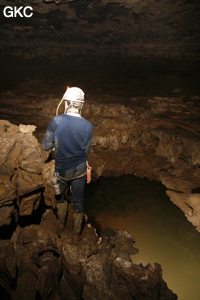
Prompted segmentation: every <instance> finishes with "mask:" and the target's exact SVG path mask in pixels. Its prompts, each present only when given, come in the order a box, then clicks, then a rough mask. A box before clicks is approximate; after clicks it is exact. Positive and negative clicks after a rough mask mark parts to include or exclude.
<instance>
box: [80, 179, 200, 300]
mask: <svg viewBox="0 0 200 300" xmlns="http://www.w3.org/2000/svg"><path fill="white" fill-rule="evenodd" d="M165 191H166V188H165V187H164V186H163V185H162V184H161V183H159V182H156V181H150V180H148V179H146V178H143V179H142V178H137V177H135V176H133V175H126V176H120V177H117V178H114V177H110V178H99V179H98V180H97V182H95V183H92V184H91V185H89V186H86V190H85V208H86V212H87V214H88V217H89V219H91V222H92V223H94V225H95V226H96V227H97V228H98V229H99V231H101V230H103V229H105V228H112V229H126V230H128V231H129V232H130V233H131V234H132V235H133V236H134V237H135V239H136V246H138V248H139V254H137V255H136V256H133V257H132V259H133V262H134V263H138V264H139V263H142V264H143V265H146V264H148V263H149V262H150V263H151V264H152V265H154V263H155V262H158V261H159V262H160V263H161V265H162V266H163V276H164V278H165V280H166V281H167V282H168V284H169V287H170V288H171V289H172V290H173V291H175V292H176V293H177V295H178V299H181V300H188V299H190V298H191V299H193V300H198V298H199V294H200V287H199V280H200V271H199V267H198V263H197V262H198V261H199V260H200V253H199V248H200V238H199V233H198V232H197V231H195V229H194V228H193V227H192V226H191V224H189V223H188V222H187V220H186V219H185V217H184V214H183V213H182V211H181V210H180V209H179V208H177V207H176V206H175V205H174V204H172V203H171V202H170V200H169V198H168V196H167V195H166V193H165ZM191 282H192V284H191Z"/></svg>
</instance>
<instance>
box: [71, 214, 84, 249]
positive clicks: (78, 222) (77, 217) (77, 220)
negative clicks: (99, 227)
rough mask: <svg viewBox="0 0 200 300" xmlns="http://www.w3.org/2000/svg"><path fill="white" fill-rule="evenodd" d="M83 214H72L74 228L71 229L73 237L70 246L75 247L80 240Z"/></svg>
mask: <svg viewBox="0 0 200 300" xmlns="http://www.w3.org/2000/svg"><path fill="white" fill-rule="evenodd" d="M83 215H84V214H83V213H76V212H74V213H73V218H74V228H73V235H72V244H74V245H77V244H78V243H79V242H80V240H81V229H82V222H83Z"/></svg>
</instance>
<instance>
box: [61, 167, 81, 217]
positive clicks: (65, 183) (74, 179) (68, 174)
mask: <svg viewBox="0 0 200 300" xmlns="http://www.w3.org/2000/svg"><path fill="white" fill-rule="evenodd" d="M56 172H57V173H58V181H59V185H60V190H61V196H60V197H59V199H57V203H63V202H64V201H65V191H66V189H67V188H68V187H69V186H71V191H72V202H73V205H74V209H75V211H76V212H77V213H83V212H84V199H83V194H84V187H85V181H86V175H85V172H86V163H85V162H84V163H82V164H80V165H79V166H77V167H76V168H75V169H73V170H67V171H65V170H56Z"/></svg>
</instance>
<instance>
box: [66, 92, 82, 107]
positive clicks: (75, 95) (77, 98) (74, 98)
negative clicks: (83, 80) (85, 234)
mask: <svg viewBox="0 0 200 300" xmlns="http://www.w3.org/2000/svg"><path fill="white" fill-rule="evenodd" d="M63 100H64V101H70V102H72V103H73V104H75V105H76V106H79V105H80V104H83V103H84V92H83V91H82V90H81V89H79V88H77V87H72V88H68V89H67V90H66V92H65V93H64V96H63ZM78 104H79V105H78Z"/></svg>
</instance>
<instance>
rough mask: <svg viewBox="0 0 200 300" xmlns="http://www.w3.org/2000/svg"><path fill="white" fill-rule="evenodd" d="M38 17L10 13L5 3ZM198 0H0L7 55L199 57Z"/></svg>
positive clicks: (1, 32) (3, 49)
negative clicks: (28, 8) (29, 9)
mask: <svg viewBox="0 0 200 300" xmlns="http://www.w3.org/2000/svg"><path fill="white" fill-rule="evenodd" d="M8 5H9V6H17V7H19V6H22V5H23V6H28V5H30V6H31V7H32V8H33V16H32V17H30V18H24V17H19V16H17V17H16V18H6V17H5V16H4V15H3V9H4V7H5V6H8ZM199 8H200V5H199V1H198V0H184V1H174V0H162V1H157V0H143V1H141V0H123V1H113V0H61V1H60V0H55V1H53V0H49V1H48V0H44V1H43V0H37V1H28V0H19V1H10V0H9V1H6V0H3V1H1V2H0V11H1V15H0V17H1V28H0V35H1V44H0V53H1V54H2V55H15V56H21V57H24V58H33V57H36V56H45V57H49V58H57V57H62V56H69V55H72V54H73V55H85V56H87V55H92V56H111V55H115V56H118V57H129V56H135V57H137V56H142V57H147V58H149V57H154V58H156V57H166V58H172V59H178V58H181V59H183V58H184V59H193V60H196V59H199V22H198V20H199Z"/></svg>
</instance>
